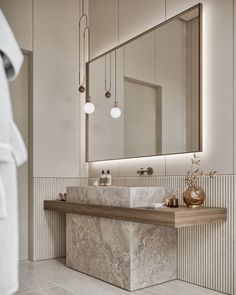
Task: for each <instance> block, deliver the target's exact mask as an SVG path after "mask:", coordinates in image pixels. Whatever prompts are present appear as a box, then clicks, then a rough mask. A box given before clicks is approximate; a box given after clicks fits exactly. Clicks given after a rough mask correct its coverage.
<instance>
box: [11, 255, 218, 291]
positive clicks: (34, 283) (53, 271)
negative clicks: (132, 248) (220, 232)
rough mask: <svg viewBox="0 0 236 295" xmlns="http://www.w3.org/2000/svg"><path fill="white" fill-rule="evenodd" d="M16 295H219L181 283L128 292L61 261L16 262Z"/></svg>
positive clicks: (61, 259) (169, 283)
mask: <svg viewBox="0 0 236 295" xmlns="http://www.w3.org/2000/svg"><path fill="white" fill-rule="evenodd" d="M17 294H20V295H23V294H24V295H54V294H55V295H70V294H73V295H131V294H132V295H220V294H222V293H219V292H218V293H217V292H216V291H212V290H209V289H206V288H203V287H199V286H196V285H193V284H189V283H186V282H183V281H178V280H174V281H170V282H166V283H163V284H159V285H156V286H153V287H149V288H145V289H142V290H137V291H135V292H132V293H130V292H128V291H125V290H123V289H120V288H118V287H115V286H112V285H110V284H107V283H105V282H102V281H100V280H97V279H95V278H92V277H90V276H87V275H85V274H82V273H80V272H78V271H75V270H72V269H70V268H68V267H66V265H65V259H64V258H59V259H50V260H45V261H38V262H30V261H22V262H20V290H19V292H18V293H17Z"/></svg>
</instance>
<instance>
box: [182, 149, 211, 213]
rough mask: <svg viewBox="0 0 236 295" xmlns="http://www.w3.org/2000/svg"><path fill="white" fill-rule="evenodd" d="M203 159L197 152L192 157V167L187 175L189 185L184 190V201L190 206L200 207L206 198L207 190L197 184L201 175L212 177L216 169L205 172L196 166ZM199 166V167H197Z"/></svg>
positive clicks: (186, 180)
mask: <svg viewBox="0 0 236 295" xmlns="http://www.w3.org/2000/svg"><path fill="white" fill-rule="evenodd" d="M200 163H201V160H200V158H199V156H197V155H196V154H195V153H194V154H193V157H192V159H191V168H190V170H189V171H188V173H187V175H186V176H185V182H186V184H187V187H186V188H185V190H184V192H183V201H184V203H185V204H186V205H187V207H190V208H197V207H200V206H201V205H202V204H203V202H204V200H205V196H206V195H205V192H204V190H203V188H202V187H201V186H198V185H197V182H198V178H199V177H200V176H209V177H210V178H212V177H213V176H214V175H215V174H216V171H210V172H203V171H202V170H200V169H199V168H197V167H195V166H198V167H199V166H200ZM196 168H197V169H196Z"/></svg>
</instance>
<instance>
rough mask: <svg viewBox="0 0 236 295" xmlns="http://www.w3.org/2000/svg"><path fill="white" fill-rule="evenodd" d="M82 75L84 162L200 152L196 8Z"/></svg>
mask: <svg viewBox="0 0 236 295" xmlns="http://www.w3.org/2000/svg"><path fill="white" fill-rule="evenodd" d="M87 75H88V83H87V87H88V89H87V96H88V97H91V99H92V101H93V103H94V105H95V107H96V109H95V112H94V113H93V114H91V115H89V116H87V130H86V132H87V160H88V161H97V160H108V159H120V158H130V157H142V156H154V155H164V154H174V153H184V152H195V151H199V150H200V127H199V126H200V79H199V76H200V8H199V6H195V7H194V8H193V9H190V10H188V11H186V12H184V13H182V14H180V15H178V16H176V17H174V18H172V19H171V20H170V21H168V22H165V23H164V24H162V25H159V26H157V27H155V28H153V29H152V30H149V31H148V32H146V33H144V34H142V35H140V36H138V37H137V38H135V39H132V40H131V41H129V42H127V43H125V44H124V45H122V46H119V47H117V48H115V49H114V50H111V51H110V52H108V53H106V54H104V55H102V56H100V57H98V58H96V59H94V60H92V61H90V62H88V63H87ZM87 99H88V98H87Z"/></svg>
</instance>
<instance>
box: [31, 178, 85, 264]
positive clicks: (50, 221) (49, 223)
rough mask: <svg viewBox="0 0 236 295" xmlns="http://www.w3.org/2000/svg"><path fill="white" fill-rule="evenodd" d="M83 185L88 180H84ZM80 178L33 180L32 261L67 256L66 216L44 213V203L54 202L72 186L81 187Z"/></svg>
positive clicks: (51, 212) (49, 212)
mask: <svg viewBox="0 0 236 295" xmlns="http://www.w3.org/2000/svg"><path fill="white" fill-rule="evenodd" d="M82 182H83V184H86V183H87V179H83V181H82ZM80 183H81V180H80V179H79V178H34V179H33V220H32V222H33V233H32V234H33V239H32V241H33V242H32V243H33V245H30V246H31V247H32V251H31V252H32V253H33V254H32V257H30V259H31V260H42V259H48V258H54V257H60V256H65V241H66V239H65V215H64V214H62V213H59V212H53V211H44V209H43V201H44V200H45V199H47V200H53V199H56V198H57V197H58V194H59V193H60V192H65V191H66V187H67V186H70V185H72V186H73V185H80Z"/></svg>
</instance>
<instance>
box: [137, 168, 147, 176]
mask: <svg viewBox="0 0 236 295" xmlns="http://www.w3.org/2000/svg"><path fill="white" fill-rule="evenodd" d="M144 172H145V170H144V169H143V168H139V169H138V171H137V174H139V175H143V174H144Z"/></svg>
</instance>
